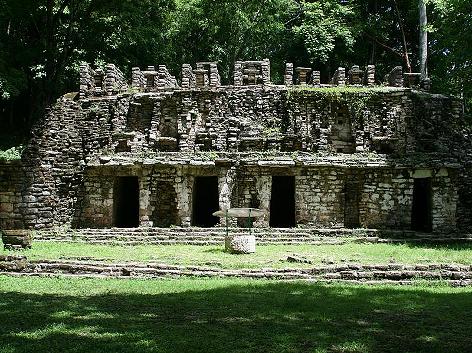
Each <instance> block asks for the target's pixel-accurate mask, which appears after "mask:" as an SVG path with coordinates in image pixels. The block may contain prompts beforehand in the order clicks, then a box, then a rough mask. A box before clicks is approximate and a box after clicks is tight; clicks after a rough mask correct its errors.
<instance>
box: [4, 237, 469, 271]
mask: <svg viewBox="0 0 472 353" xmlns="http://www.w3.org/2000/svg"><path fill="white" fill-rule="evenodd" d="M471 250H472V244H470V243H469V244H455V245H421V246H414V245H411V244H356V243H347V244H343V245H319V246H316V245H259V246H257V248H256V253H255V254H249V255H233V254H229V253H226V252H224V251H223V245H221V246H191V245H166V246H164V245H138V246H111V245H93V244H87V243H59V242H35V243H33V248H32V249H31V250H26V251H24V252H22V254H24V255H26V256H27V257H28V258H29V259H36V260H40V259H60V258H76V257H86V258H92V259H100V260H106V261H141V262H147V261H154V262H161V263H166V264H177V265H201V266H213V267H222V268H263V267H273V268H281V267H310V266H312V265H311V264H303V263H302V264H300V263H289V262H287V261H286V260H287V256H288V255H292V254H296V255H298V256H302V257H305V258H307V259H309V260H311V261H312V262H313V264H320V263H340V262H359V263H364V264H370V263H389V262H398V263H404V264H417V263H458V264H472V251H471ZM0 254H17V253H16V252H9V251H6V250H1V251H0Z"/></svg>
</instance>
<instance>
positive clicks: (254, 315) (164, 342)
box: [0, 280, 472, 353]
mask: <svg viewBox="0 0 472 353" xmlns="http://www.w3.org/2000/svg"><path fill="white" fill-rule="evenodd" d="M145 282H146V283H149V286H154V287H156V288H159V286H161V283H163V284H162V285H166V283H169V282H168V281H145ZM189 282H190V283H194V284H193V285H192V284H191V285H190V286H189V289H190V288H198V283H199V281H196V280H194V281H193V282H191V281H189ZM200 282H204V281H200ZM44 283H48V282H44ZM67 283H68V284H61V286H62V287H61V288H60V289H61V290H62V291H63V292H64V293H67V288H65V286H66V285H71V286H73V285H74V281H70V282H67ZM156 291H157V292H159V290H158V289H157V290H156ZM471 315H472V295H471V293H470V291H467V292H466V291H452V290H451V292H447V291H446V290H430V289H426V290H425V289H421V288H408V289H403V288H400V287H398V288H392V287H390V288H389V287H377V288H376V287H353V286H343V285H318V284H310V283H301V282H292V283H276V282H264V281H254V282H247V281H246V282H238V281H228V285H223V286H221V285H220V286H215V288H209V289H193V290H187V291H183V292H182V291H174V292H172V291H170V292H168V293H162V292H161V293H156V294H137V293H121V294H120V291H118V292H117V293H107V290H106V289H105V290H104V291H103V293H102V294H100V295H85V296H71V295H63V296H62V295H50V294H44V295H38V294H22V293H17V292H3V293H0V322H1V332H0V352H2V353H6V352H8V353H17V352H28V353H29V352H35V353H38V352H51V353H52V352H61V353H64V352H75V353H79V352H80V353H82V352H84V353H91V352H94V353H99V352H130V353H131V352H133V353H135V352H140V353H148V352H163V353H167V352H168V353H174V352H205V353H217V352H218V353H220V352H227V353H232V352H274V353H275V352H277V353H281V352H330V353H332V352H363V353H367V352H372V353H374V352H375V353H379V352H402V353H404V352H428V353H432V352H450V353H451V352H460V353H464V352H470V349H471V347H472V337H471V336H470V317H471Z"/></svg>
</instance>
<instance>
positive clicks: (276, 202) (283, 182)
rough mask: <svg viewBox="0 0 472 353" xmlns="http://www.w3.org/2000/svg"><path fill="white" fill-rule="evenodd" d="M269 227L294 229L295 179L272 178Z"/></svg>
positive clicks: (290, 177)
mask: <svg viewBox="0 0 472 353" xmlns="http://www.w3.org/2000/svg"><path fill="white" fill-rule="evenodd" d="M269 225H270V226H271V227H274V228H290V227H295V177H293V176H273V177H272V191H271V199H270V221H269Z"/></svg>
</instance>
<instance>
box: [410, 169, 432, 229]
mask: <svg viewBox="0 0 472 353" xmlns="http://www.w3.org/2000/svg"><path fill="white" fill-rule="evenodd" d="M432 196H433V195H432V188H431V178H421V179H415V183H414V186H413V207H412V210H411V228H412V229H413V230H416V231H418V232H431V231H432V230H433V217H432V214H433V212H432V211H433V210H432V209H433V197H432Z"/></svg>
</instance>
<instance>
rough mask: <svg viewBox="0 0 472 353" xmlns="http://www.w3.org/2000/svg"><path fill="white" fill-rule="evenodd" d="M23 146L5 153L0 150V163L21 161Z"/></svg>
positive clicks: (12, 148)
mask: <svg viewBox="0 0 472 353" xmlns="http://www.w3.org/2000/svg"><path fill="white" fill-rule="evenodd" d="M22 152H23V146H16V147H11V148H9V149H7V150H5V151H2V150H0V161H1V160H4V161H15V160H19V159H21V153H22Z"/></svg>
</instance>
